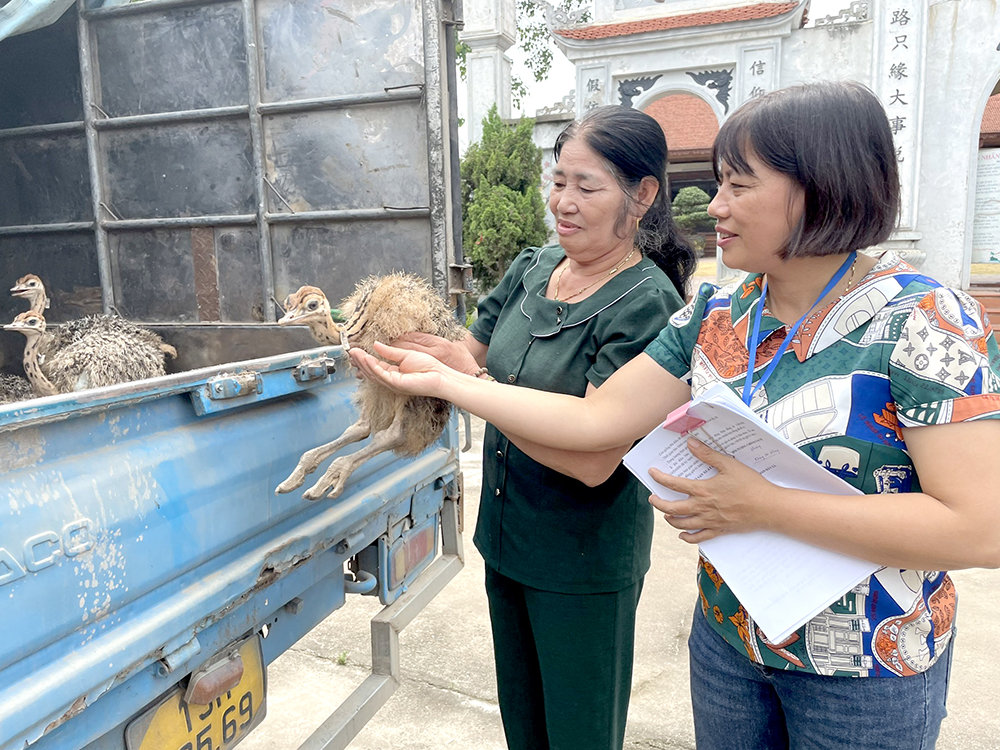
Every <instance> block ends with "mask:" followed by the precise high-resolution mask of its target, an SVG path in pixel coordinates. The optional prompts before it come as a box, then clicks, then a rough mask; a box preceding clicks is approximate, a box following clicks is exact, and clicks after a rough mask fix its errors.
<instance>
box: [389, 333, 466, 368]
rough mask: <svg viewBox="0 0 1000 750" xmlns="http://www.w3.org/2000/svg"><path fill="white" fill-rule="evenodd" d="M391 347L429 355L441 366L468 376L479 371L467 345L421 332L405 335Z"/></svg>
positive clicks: (392, 343)
mask: <svg viewBox="0 0 1000 750" xmlns="http://www.w3.org/2000/svg"><path fill="white" fill-rule="evenodd" d="M391 346H393V347H395V348H396V349H406V350H407V351H412V352H423V353H424V354H429V355H431V356H432V357H434V359H436V360H437V361H438V362H440V363H441V364H443V365H445V366H447V367H450V368H451V369H453V370H458V371H459V372H464V373H465V374H467V375H473V374H475V372H476V371H477V370H478V369H479V363H478V362H477V361H476V358H475V357H473V356H472V352H470V351H469V348H468V347H467V346H466V345H465V343H463V342H461V341H449V340H448V339H446V338H442V337H441V336H435V335H434V334H431V333H422V332H420V331H414V332H413V333H405V334H403V335H402V336H400V337H399V338H398V339H396V340H395V341H393V342H391Z"/></svg>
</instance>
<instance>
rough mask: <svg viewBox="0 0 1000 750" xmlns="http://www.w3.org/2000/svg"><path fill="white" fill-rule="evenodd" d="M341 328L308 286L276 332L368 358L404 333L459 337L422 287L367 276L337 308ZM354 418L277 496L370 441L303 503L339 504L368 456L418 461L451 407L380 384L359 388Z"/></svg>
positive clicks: (398, 276)
mask: <svg viewBox="0 0 1000 750" xmlns="http://www.w3.org/2000/svg"><path fill="white" fill-rule="evenodd" d="M340 308H341V310H342V311H343V313H342V314H343V316H344V318H345V322H344V323H343V324H341V323H337V322H335V321H334V320H333V318H332V317H331V314H330V303H329V301H328V300H327V298H326V295H324V294H323V292H322V291H321V290H320V289H318V288H316V287H314V286H303V287H301V288H300V289H299V290H298V291H297V292H294V293H293V294H290V295H289V296H288V299H286V300H285V309H286V311H287V312H286V313H285V316H284V317H283V318H281V320H279V321H278V323H279V324H280V325H307V326H309V330H310V332H311V333H312V336H313V338H314V339H316V340H317V341H318V342H320V343H321V344H334V345H337V344H341V345H343V346H344V347H345V348H350V347H352V346H355V347H360V348H362V349H364V350H365V351H366V352H369V353H373V351H374V350H373V347H372V344H373V343H374V342H375V341H384V342H390V341H393V340H395V339H397V338H399V337H400V336H402V335H403V334H404V333H412V332H414V331H420V332H422V333H432V334H435V335H437V336H442V337H444V338H447V339H449V340H451V341H458V340H460V339H462V338H463V337H464V336H465V329H464V328H461V327H460V326H459V325H458V324H457V323H456V322H455V319H454V317H453V316H452V314H451V311H450V310H448V307H447V306H446V305H445V304H444V301H443V300H442V299H441V297H440V296H439V295H438V294H437V292H435V291H434V289H433V288H432V287H431V286H430V285H429V284H428V283H427V282H426V281H424V280H423V279H421V278H419V277H417V276H412V275H410V274H403V273H394V274H389V275H387V276H373V277H371V278H368V279H365V280H364V281H362V282H361V283H359V284H358V285H357V287H356V288H355V290H354V292H353V293H352V294H351V296H350V297H348V298H347V299H346V300H344V301H343V303H342V304H341V306H340ZM354 400H355V403H356V404H357V407H358V412H359V414H360V417H359V418H358V420H357V421H356V422H355V423H354V424H352V425H351V426H350V427H348V428H347V429H346V430H345V431H344V433H343V434H342V435H341V436H340V437H339V438H337V439H336V440H334V441H333V442H332V443H327V444H326V445H321V446H319V447H318V448H313V449H312V450H310V451H306V453H304V454H303V455H302V458H301V459H299V463H298V466H296V467H295V471H293V472H292V473H291V475H290V476H289V477H288V479H286V480H285V481H284V482H282V483H281V484H279V485H278V488H277V490H276V492H277V493H284V492H291V491H292V490H294V489H295V488H297V487H300V486H301V485H302V483H303V482H304V481H305V478H306V475H308V474H311V473H312V472H314V471H316V469H317V467H319V465H320V464H321V463H322V462H323V461H325V460H326V459H327V458H328V457H329V456H331V455H333V454H334V453H336V452H337V451H338V450H340V449H341V448H343V447H344V446H345V445H350V444H351V443H356V442H358V441H360V440H364V439H365V438H367V437H368V436H369V435H372V441H371V443H369V444H368V445H367V446H366V447H364V448H362V449H361V450H359V451H356V452H355V453H351V454H348V455H346V456H341V457H339V458H337V459H335V460H334V462H333V463H332V464H331V465H330V468H329V469H327V471H326V473H325V474H324V475H323V476H322V477H321V478H320V479H319V481H318V482H316V484H314V485H313V486H312V487H311V488H309V489H308V490H306V492H305V493H304V495H303V496H304V497H305V498H307V499H309V500H318V499H319V498H321V497H322V496H323V494H324V493H327V497H337V496H338V495H340V493H341V492H343V490H344V485H345V484H346V483H347V479H348V477H350V475H351V474H352V473H353V472H354V470H355V469H357V468H358V467H359V466H360V465H361V464H363V463H364V462H365V461H367V460H368V459H369V458H371V457H372V456H376V455H378V454H379V453H384V452H385V451H393V452H394V453H397V454H399V455H402V456H416V455H417V454H419V453H421V452H423V451H424V450H425V449H426V448H427V446H429V445H430V444H431V443H433V442H434V441H435V440H437V439H438V437H440V435H441V433H442V432H443V431H444V428H445V426H446V425H447V423H448V417H449V415H450V413H451V404H449V403H448V402H447V401H442V400H441V399H438V398H428V397H425V396H406V395H403V394H400V393H395V392H394V391H392V390H390V389H388V388H386V387H385V386H383V385H381V384H380V383H374V382H371V381H368V380H363V381H361V382H360V383H359V384H358V388H357V391H356V392H355V396H354Z"/></svg>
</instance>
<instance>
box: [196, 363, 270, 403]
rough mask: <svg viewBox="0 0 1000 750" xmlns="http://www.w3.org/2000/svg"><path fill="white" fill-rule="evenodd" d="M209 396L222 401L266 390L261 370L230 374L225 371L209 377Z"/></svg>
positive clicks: (213, 399)
mask: <svg viewBox="0 0 1000 750" xmlns="http://www.w3.org/2000/svg"><path fill="white" fill-rule="evenodd" d="M206 385H207V387H208V397H209V398H210V399H211V400H212V401H222V400H224V399H227V398H236V397H238V396H249V395H250V394H252V393H263V392H264V380H263V378H261V376H260V373H259V372H254V371H252V370H251V371H248V372H238V373H235V374H232V375H230V374H229V373H224V374H222V375H216V376H215V377H214V378H209V379H208V382H207V383H206Z"/></svg>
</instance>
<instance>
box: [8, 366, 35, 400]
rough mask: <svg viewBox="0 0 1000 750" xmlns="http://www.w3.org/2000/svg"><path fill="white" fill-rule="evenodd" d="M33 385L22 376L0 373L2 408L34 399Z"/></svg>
mask: <svg viewBox="0 0 1000 750" xmlns="http://www.w3.org/2000/svg"><path fill="white" fill-rule="evenodd" d="M34 395H35V394H34V391H32V389H31V383H29V382H28V381H27V380H26V379H25V378H22V377H21V376H20V375H9V374H8V373H5V372H4V373H0V406H2V405H4V404H16V403H17V402H18V401H27V400H28V399H29V398H33V397H34Z"/></svg>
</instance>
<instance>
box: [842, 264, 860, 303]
mask: <svg viewBox="0 0 1000 750" xmlns="http://www.w3.org/2000/svg"><path fill="white" fill-rule="evenodd" d="M857 267H858V256H857V255H855V256H854V262H853V263H851V275H850V276H849V277H848V279H847V286H846V287H844V294H847V293H848V292H849V291H851V284H853V283H854V271H855V270H856V269H857ZM840 296H841V297H843V296H844V295H843V294H842V295H840Z"/></svg>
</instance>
